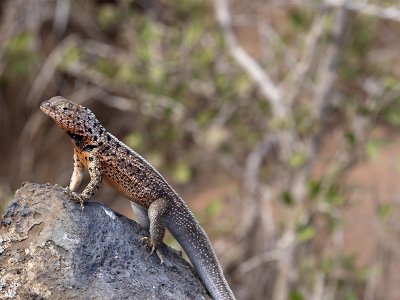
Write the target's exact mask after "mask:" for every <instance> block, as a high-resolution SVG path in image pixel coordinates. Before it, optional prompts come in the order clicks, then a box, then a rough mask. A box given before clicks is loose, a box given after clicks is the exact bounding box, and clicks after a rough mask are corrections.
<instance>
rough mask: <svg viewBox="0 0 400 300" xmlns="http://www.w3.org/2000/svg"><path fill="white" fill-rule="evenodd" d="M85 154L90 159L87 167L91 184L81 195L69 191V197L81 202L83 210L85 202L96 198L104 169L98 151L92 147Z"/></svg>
mask: <svg viewBox="0 0 400 300" xmlns="http://www.w3.org/2000/svg"><path fill="white" fill-rule="evenodd" d="M85 154H86V155H87V158H88V159H87V161H88V162H87V167H88V171H89V175H90V182H89V184H88V185H87V186H86V187H85V189H84V190H83V191H82V193H80V194H79V193H76V192H74V191H71V190H68V191H69V192H68V194H69V196H70V197H71V198H72V199H73V200H75V201H79V203H80V204H81V208H82V209H83V204H84V203H85V201H87V200H89V199H90V198H91V197H93V196H94V194H96V192H97V191H98V190H99V188H100V185H101V183H102V181H103V169H102V167H101V162H100V158H99V156H98V155H97V149H96V148H92V147H87V149H86V150H85ZM74 171H75V170H74ZM71 181H72V179H71ZM73 187H74V186H73Z"/></svg>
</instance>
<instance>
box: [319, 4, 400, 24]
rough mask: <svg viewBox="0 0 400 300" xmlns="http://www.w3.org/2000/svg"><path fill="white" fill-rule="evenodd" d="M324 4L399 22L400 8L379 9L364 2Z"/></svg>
mask: <svg viewBox="0 0 400 300" xmlns="http://www.w3.org/2000/svg"><path fill="white" fill-rule="evenodd" d="M326 4H327V5H330V6H339V7H341V6H343V7H345V8H346V9H348V10H353V11H356V12H358V13H362V14H365V15H370V16H373V17H378V18H382V19H387V20H392V21H396V22H400V8H395V7H380V6H378V5H374V4H369V3H366V2H364V1H347V0H327V1H326Z"/></svg>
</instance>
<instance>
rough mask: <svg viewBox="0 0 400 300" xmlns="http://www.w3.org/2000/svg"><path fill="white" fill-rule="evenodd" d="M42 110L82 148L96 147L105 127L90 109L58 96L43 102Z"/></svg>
mask: <svg viewBox="0 0 400 300" xmlns="http://www.w3.org/2000/svg"><path fill="white" fill-rule="evenodd" d="M40 109H41V110H42V111H43V112H44V113H45V114H46V115H48V116H50V117H51V118H52V119H53V120H54V121H55V122H56V124H57V125H58V126H59V127H60V128H61V129H62V130H64V131H65V132H66V133H67V134H68V135H69V136H70V137H71V139H72V140H73V141H74V143H75V145H76V146H78V147H80V148H83V147H85V146H87V145H96V144H97V140H98V138H99V136H100V134H101V133H102V132H103V127H102V126H101V124H100V122H99V121H98V120H97V118H96V116H95V115H94V114H93V113H92V112H91V111H90V109H88V108H86V107H83V106H81V105H79V104H76V103H74V102H71V101H69V100H67V99H65V98H64V97H61V96H56V97H53V98H51V99H50V100H47V101H43V102H42V103H41V104H40Z"/></svg>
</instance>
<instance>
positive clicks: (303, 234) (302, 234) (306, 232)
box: [297, 226, 316, 243]
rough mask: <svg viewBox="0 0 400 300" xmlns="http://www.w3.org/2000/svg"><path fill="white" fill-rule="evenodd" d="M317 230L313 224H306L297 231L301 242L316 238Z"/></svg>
mask: <svg viewBox="0 0 400 300" xmlns="http://www.w3.org/2000/svg"><path fill="white" fill-rule="evenodd" d="M315 234H316V230H315V228H314V227H312V226H305V227H303V228H301V229H299V230H298V231H297V239H298V240H299V241H300V242H303V243H304V242H308V241H310V240H311V239H312V238H314V236H315Z"/></svg>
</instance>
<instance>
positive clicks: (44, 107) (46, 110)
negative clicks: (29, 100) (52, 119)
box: [40, 101, 51, 115]
mask: <svg viewBox="0 0 400 300" xmlns="http://www.w3.org/2000/svg"><path fill="white" fill-rule="evenodd" d="M40 109H41V111H42V112H44V113H45V114H46V115H50V114H51V106H50V103H49V101H43V102H42V103H40Z"/></svg>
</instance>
